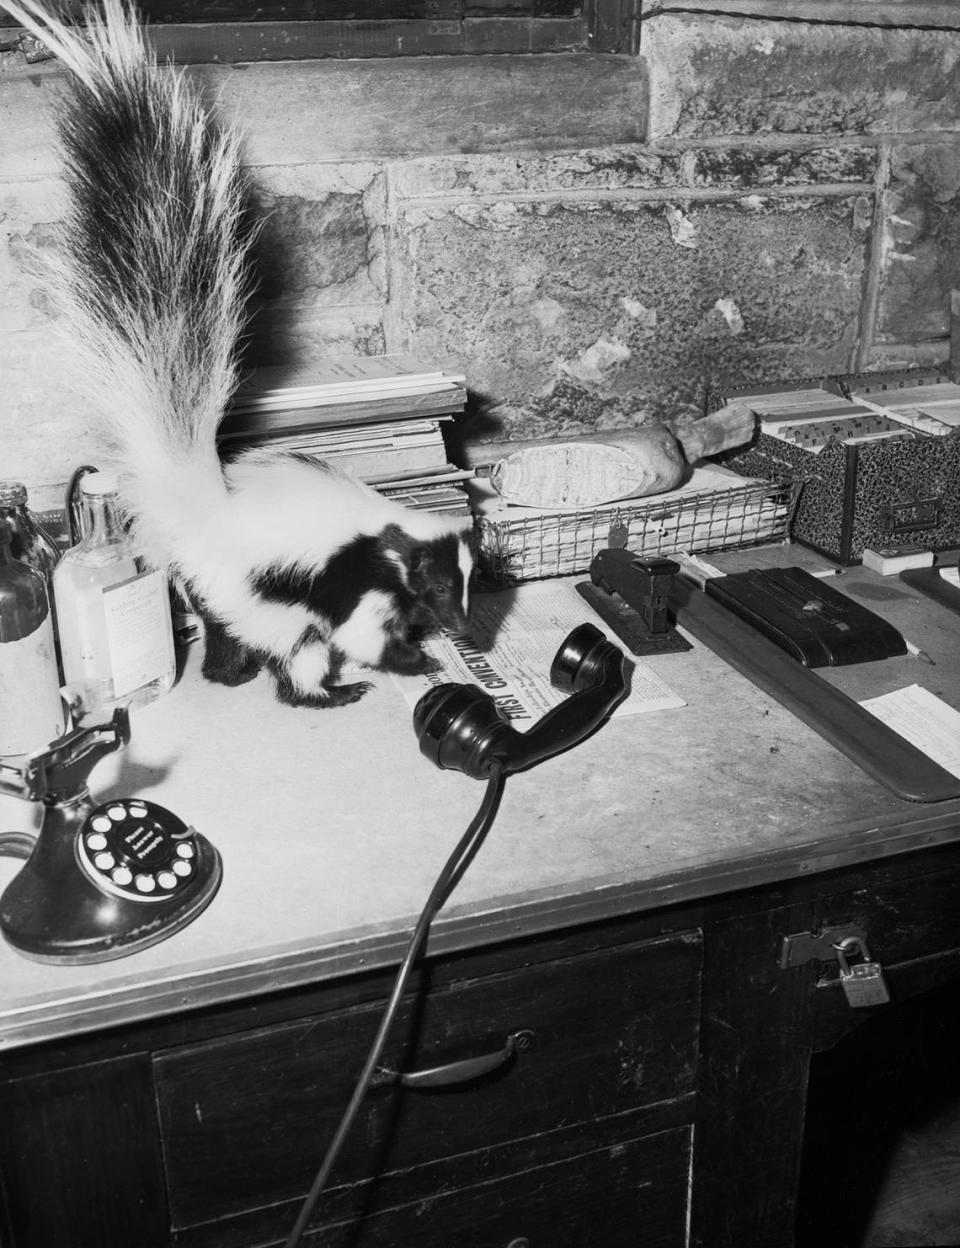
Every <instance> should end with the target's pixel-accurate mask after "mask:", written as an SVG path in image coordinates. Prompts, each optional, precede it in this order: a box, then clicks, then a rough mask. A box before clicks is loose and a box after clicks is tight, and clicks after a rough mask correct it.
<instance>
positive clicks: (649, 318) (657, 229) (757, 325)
mask: <svg viewBox="0 0 960 1248" xmlns="http://www.w3.org/2000/svg"><path fill="white" fill-rule="evenodd" d="M862 199H863V197H862V196H840V197H837V198H824V199H818V198H816V197H815V196H813V195H811V196H809V197H794V198H782V199H777V198H773V197H771V198H768V199H764V198H761V197H759V196H752V197H750V198H749V199H748V200H743V199H733V200H729V201H725V202H724V201H720V202H717V201H712V200H704V201H691V202H689V203H684V202H683V196H682V194H680V193H678V195H677V198H676V199H675V200H674V201H672V202H671V201H669V200H664V199H659V198H658V199H651V200H646V201H643V200H640V199H624V198H622V197H615V198H604V196H603V195H602V194H599V193H598V194H597V195H596V196H595V197H594V198H593V199H592V200H589V199H586V198H583V199H581V198H577V199H575V200H567V199H564V198H563V197H562V196H557V197H556V198H553V199H549V200H548V199H545V198H544V199H536V198H534V199H532V200H527V199H508V198H504V199H500V200H494V199H492V198H491V199H488V200H485V201H484V202H480V203H478V202H477V201H476V200H466V201H463V202H444V203H440V202H430V201H422V200H418V201H416V202H415V203H412V204H409V205H407V206H406V209H405V214H404V228H403V229H402V230H401V231H400V237H401V239H402V245H403V246H404V248H405V250H406V264H405V269H406V272H405V274H404V276H403V278H402V279H400V278H398V284H397V285H398V296H397V297H398V300H399V303H400V306H401V308H402V313H401V315H402V317H403V326H404V329H405V332H406V337H407V340H408V341H409V343H410V345H411V347H412V348H413V349H414V350H417V351H421V352H423V353H425V354H427V355H432V356H436V357H437V358H438V359H441V360H443V361H445V362H449V363H459V364H460V365H461V366H462V367H464V368H465V370H466V372H467V378H468V384H469V386H470V388H471V390H472V391H473V392H474V395H475V406H474V409H473V414H472V417H471V419H470V421H469V422H468V423H467V424H466V425H465V426H464V429H463V432H464V436H465V438H467V439H469V440H485V439H488V440H496V439H498V438H533V437H540V436H546V435H555V434H570V433H586V432H592V431H594V430H598V429H604V428H615V427H623V426H625V425H629V424H638V423H644V422H647V421H652V420H661V419H664V418H666V417H671V416H677V415H680V414H689V413H692V412H699V411H701V410H702V407H703V402H704V397H705V392H706V390H707V388H708V387H709V386H710V385H711V384H718V385H730V384H733V383H735V382H737V381H741V380H760V379H772V378H776V377H780V376H796V375H806V374H808V373H815V372H819V371H821V370H823V371H830V372H833V371H845V370H846V369H848V368H849V367H850V363H851V359H852V357H853V352H854V348H855V344H856V342H857V339H858V335H859V319H858V316H859V307H860V290H861V284H862V281H863V275H864V266H865V262H866V242H867V233H866V230H865V228H864V225H865V222H869V218H870V214H869V212H865V211H864V205H863V202H862Z"/></svg>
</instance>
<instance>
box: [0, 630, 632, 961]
mask: <svg viewBox="0 0 960 1248" xmlns="http://www.w3.org/2000/svg"><path fill="white" fill-rule="evenodd" d="M625 667H626V660H625V658H624V655H623V653H622V652H621V651H620V650H619V649H618V648H617V647H616V646H614V645H612V644H611V643H610V642H609V641H607V639H606V638H605V637H604V635H603V634H602V633H601V632H600V631H599V629H597V628H595V627H594V626H593V625H592V624H582V625H581V626H580V627H579V628H576V629H574V630H573V632H572V633H570V634H569V636H568V637H567V638H566V640H565V641H564V642H563V644H562V645H561V646H560V649H559V650H558V651H557V654H556V656H555V657H554V660H553V663H552V665H551V669H550V679H551V682H552V683H553V684H554V685H555V686H556V687H557V688H559V689H562V690H564V691H565V692H567V693H569V694H570V696H569V697H568V698H566V699H565V700H564V701H563V702H561V703H560V705H559V706H556V707H554V709H553V710H552V711H550V712H548V713H547V714H546V715H545V716H544V717H543V718H542V719H541V720H540V722H539V723H538V724H536V725H534V727H533V728H530V729H528V730H527V731H526V732H523V733H522V732H518V731H517V730H516V729H515V728H513V727H512V726H511V725H510V723H509V722H508V721H507V720H506V719H504V718H503V716H502V713H501V711H500V709H499V708H498V707H497V705H496V703H495V702H494V700H493V698H492V697H491V696H490V695H489V694H488V693H485V692H484V691H483V690H481V689H480V688H479V687H477V686H476V685H458V684H444V685H439V686H437V687H436V688H435V689H431V690H430V691H429V692H428V693H426V694H424V696H423V697H422V698H421V699H420V701H419V702H418V703H417V705H416V707H415V709H414V716H413V722H414V728H415V731H416V733H417V736H418V738H419V742H420V750H421V752H422V753H423V754H424V755H425V756H426V757H427V758H429V759H430V760H431V762H433V763H435V764H436V765H437V766H438V767H443V768H453V769H457V770H460V771H463V772H465V773H466V774H467V775H469V776H471V777H473V778H474V779H478V780H482V779H488V778H490V777H491V776H492V775H493V774H494V773H496V774H497V775H499V776H500V777H501V778H502V777H503V776H505V775H508V774H510V773H512V772H517V771H522V770H525V769H526V768H528V767H532V766H534V765H535V764H536V763H539V762H542V761H543V760H544V759H546V758H550V757H552V756H553V755H555V754H558V753H560V752H561V751H563V750H566V749H569V748H570V747H571V746H573V745H575V744H577V742H579V741H582V740H583V739H584V738H585V737H586V736H588V735H589V734H590V733H591V732H593V731H594V729H596V728H597V727H598V726H599V725H600V724H601V723H602V721H603V720H604V719H605V718H606V717H607V716H608V715H609V714H610V712H611V711H612V710H613V708H614V707H615V706H616V705H617V703H618V702H620V701H621V700H622V699H623V697H624V696H625V695H626V692H627V683H626V675H625ZM129 739H130V725H129V719H128V716H127V712H126V710H125V709H123V708H120V709H118V710H116V711H114V714H113V718H112V720H111V721H110V722H109V723H106V724H98V725H92V726H84V727H81V728H76V729H74V730H73V731H72V732H70V733H68V734H67V735H66V736H64V737H61V738H60V739H59V740H58V741H55V742H53V744H52V745H50V746H49V747H48V748H47V749H45V750H42V751H39V752H37V753H35V754H31V755H29V756H28V757H27V759H26V760H25V762H24V763H23V764H22V766H21V767H19V768H15V767H11V766H0V792H7V793H12V794H15V795H16V796H18V797H24V798H27V799H28V800H32V801H37V802H40V803H41V804H42V806H43V819H42V822H41V826H40V831H39V833H38V835H37V836H36V838H34V837H33V836H31V835H29V834H26V833H13V834H5V835H4V837H3V840H4V844H5V845H6V847H7V850H8V852H10V853H13V854H15V855H16V856H19V857H22V858H26V860H27V861H26V863H25V865H24V866H23V867H22V868H21V870H20V872H19V873H18V874H17V875H16V876H15V877H14V879H13V880H12V881H11V882H10V884H8V886H7V888H6V889H5V890H4V892H3V895H2V897H0V931H2V933H3V936H4V938H5V939H6V940H7V941H8V942H9V943H10V944H11V945H12V946H13V947H14V948H15V949H17V950H18V951H19V952H20V953H22V954H24V955H25V956H27V957H29V958H33V959H34V960H36V961H40V962H54V963H67V964H70V963H91V962H103V961H107V960H110V959H113V958H120V957H123V956H125V955H127V954H130V953H136V952H137V951H138V950H140V949H145V948H148V947H149V946H150V945H153V944H156V943H157V942H158V941H161V940H164V939H165V938H166V937H167V936H170V935H172V934H173V933H174V932H177V931H179V930H180V929H181V928H182V927H185V926H186V925H187V924H188V923H190V922H191V921H192V920H193V919H194V918H196V916H197V915H198V914H199V913H200V912H201V911H202V910H203V909H204V908H205V907H206V906H207V905H208V904H209V903H210V901H211V900H212V899H213V897H214V895H215V894H216V892H217V889H218V888H219V886H220V881H221V878H222V864H221V860H220V856H219V854H218V853H217V851H216V849H215V848H214V847H213V846H212V845H211V844H210V842H209V841H207V840H206V839H205V838H204V837H203V836H201V835H200V834H199V833H198V832H196V831H195V830H194V829H193V828H190V827H187V825H186V824H185V823H184V822H183V821H182V820H181V819H179V818H178V817H177V816H176V815H174V814H172V813H171V812H170V811H169V810H166V809H165V808H164V807H162V806H158V805H157V804H156V803H154V802H148V801H144V800H142V799H140V798H126V797H124V798H114V799H112V800H110V801H107V802H103V803H100V804H98V805H96V804H94V802H93V801H92V799H91V797H90V792H89V789H88V788H87V780H88V778H89V776H90V773H91V772H92V771H93V768H94V767H95V765H96V764H97V763H98V762H99V760H100V759H101V758H102V757H103V756H104V755H105V754H108V753H110V752H111V751H113V750H116V749H119V748H120V747H121V746H124V745H126V744H127V742H128V741H129Z"/></svg>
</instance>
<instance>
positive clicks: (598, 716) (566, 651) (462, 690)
mask: <svg viewBox="0 0 960 1248" xmlns="http://www.w3.org/2000/svg"><path fill="white" fill-rule="evenodd" d="M625 669H626V659H625V657H624V655H623V652H622V651H621V650H619V649H618V648H617V647H616V646H615V645H613V644H612V643H611V642H609V641H607V639H606V637H604V635H603V633H601V632H600V630H599V629H598V628H595V627H594V626H593V625H592V624H581V625H580V626H579V627H578V628H575V629H574V630H573V632H571V633H570V634H569V635H568V636H567V637H566V639H565V640H564V642H563V643H562V645H561V646H560V649H559V650H558V651H557V653H556V655H555V656H554V659H553V663H552V664H551V667H550V682H551V684H553V685H554V686H555V687H557V688H559V689H563V690H565V691H566V692H568V693H570V694H571V696H570V697H569V698H567V699H566V700H565V701H563V702H561V703H560V705H559V706H556V707H554V709H553V710H552V711H549V712H548V713H547V714H546V715H544V717H543V719H541V720H540V722H539V723H538V724H536V725H535V726H534V727H533V728H530V729H529V730H528V731H527V732H518V731H517V730H516V729H515V728H513V727H512V726H511V725H510V724H509V722H508V721H507V720H505V719H504V718H503V716H502V714H501V712H500V709H499V708H498V706H497V704H496V702H495V701H494V700H493V698H492V697H491V696H490V694H488V693H486V692H485V691H484V690H482V689H480V688H479V687H477V686H476V685H455V684H445V685H438V686H437V687H436V688H435V689H431V690H429V691H428V692H427V693H425V694H424V695H423V697H422V698H421V699H420V701H419V702H418V703H417V705H416V707H415V708H414V713H413V723H414V729H415V730H416V733H417V736H418V738H419V741H420V752H421V753H422V754H424V755H425V756H426V757H427V758H429V759H430V761H431V762H433V763H435V764H436V765H437V766H438V767H445V768H452V769H455V770H458V771H463V772H465V773H466V775H468V776H471V777H472V778H473V779H475V780H484V779H486V778H487V777H488V776H489V775H490V774H491V772H492V770H493V768H494V766H495V765H499V766H500V768H501V770H502V771H503V773H504V774H509V773H511V772H515V771H522V770H523V769H524V768H527V767H532V766H533V765H534V764H535V763H539V762H542V761H543V760H544V759H545V758H550V757H552V756H553V755H554V754H559V753H560V752H561V751H562V750H566V749H568V748H569V747H570V746H572V745H576V743H577V742H578V741H582V740H583V738H584V737H586V736H588V735H589V734H590V733H591V732H593V730H594V729H595V728H597V727H598V726H599V725H600V724H601V723H602V722H603V720H604V719H606V718H607V716H608V715H609V714H610V713H611V711H612V710H613V709H614V707H615V706H616V705H617V704H618V703H619V702H621V701H622V700H623V698H624V697H625V696H626V694H627V677H626V670H625Z"/></svg>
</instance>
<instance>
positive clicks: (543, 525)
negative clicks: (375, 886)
mask: <svg viewBox="0 0 960 1248" xmlns="http://www.w3.org/2000/svg"><path fill="white" fill-rule="evenodd" d="M797 492H798V487H797V486H796V485H795V484H793V483H792V482H789V481H757V480H745V481H744V482H743V484H742V485H737V486H735V487H734V488H728V489H713V490H703V491H696V492H690V493H684V492H680V491H678V492H676V493H674V494H671V495H660V496H659V497H657V498H653V499H634V500H632V501H631V500H626V501H624V502H620V503H610V504H608V505H606V506H603V507H595V508H590V509H589V510H585V511H557V512H552V513H542V512H539V511H538V512H536V513H529V512H525V511H524V509H523V508H520V507H518V508H511V509H508V510H504V511H502V512H499V513H495V514H492V515H488V516H480V517H478V519H477V531H478V535H479V540H478V569H479V572H480V576H481V580H482V581H483V582H484V583H487V584H489V585H491V586H503V585H516V584H519V583H520V582H522V581H531V580H540V579H542V578H545V577H550V576H568V575H572V574H573V573H576V572H585V571H586V570H587V569H588V568H589V567H590V564H591V562H592V561H593V558H594V556H595V555H596V554H597V553H598V551H600V550H603V549H604V548H606V547H607V546H610V545H614V544H616V545H625V546H626V547H627V548H628V549H630V550H631V551H633V552H634V553H635V554H638V555H671V554H675V553H676V552H677V551H687V552H689V553H690V554H695V553H698V552H699V553H703V552H705V551H711V550H738V549H740V548H742V547H744V546H757V545H762V544H766V543H770V542H777V541H784V540H785V539H786V537H787V534H788V531H789V523H790V516H791V513H792V510H793V507H794V506H795V503H796V494H797ZM514 512H515V513H516V514H513V513H514ZM611 532H613V533H614V534H616V540H615V541H612V540H611Z"/></svg>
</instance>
